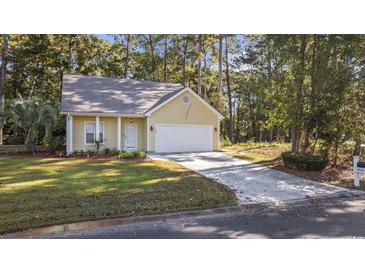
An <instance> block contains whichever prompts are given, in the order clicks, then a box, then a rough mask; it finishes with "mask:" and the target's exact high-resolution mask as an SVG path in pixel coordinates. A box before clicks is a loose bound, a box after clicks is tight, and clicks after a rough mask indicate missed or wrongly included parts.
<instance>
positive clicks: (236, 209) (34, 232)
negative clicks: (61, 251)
mask: <svg viewBox="0 0 365 274" xmlns="http://www.w3.org/2000/svg"><path fill="white" fill-rule="evenodd" d="M361 197H365V192H362V191H361V192H360V193H359V192H357V193H355V192H350V193H349V192H348V191H344V192H339V193H335V194H330V195H325V196H322V197H317V198H311V197H308V198H301V199H292V200H288V201H285V202H282V203H275V202H260V203H254V204H244V205H237V206H231V207H221V208H212V209H203V210H189V211H177V212H172V213H164V214H153V215H139V216H130V217H116V218H108V219H99V220H90V221H82V222H73V223H66V224H60V225H50V226H44V227H38V228H30V229H27V230H23V231H19V232H14V233H9V234H1V235H0V238H2V239H5V238H7V239H16V238H41V237H47V236H52V235H55V234H57V233H67V232H76V231H81V230H84V229H98V228H105V227H111V226H118V225H127V224H132V223H142V222H156V221H167V220H170V219H183V218H188V217H197V218H198V217H206V216H209V215H218V214H235V213H241V214H242V213H252V212H257V211H262V210H267V209H270V208H279V209H280V208H285V207H288V206H301V205H309V204H311V203H319V202H326V201H330V200H332V199H346V198H347V199H357V198H361Z"/></svg>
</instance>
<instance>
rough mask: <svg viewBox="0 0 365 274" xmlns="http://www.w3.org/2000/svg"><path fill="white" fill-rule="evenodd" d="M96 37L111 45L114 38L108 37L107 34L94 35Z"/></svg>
mask: <svg viewBox="0 0 365 274" xmlns="http://www.w3.org/2000/svg"><path fill="white" fill-rule="evenodd" d="M96 36H97V37H99V38H101V39H104V40H107V41H109V42H110V43H113V42H114V38H113V37H112V36H111V35H108V34H96Z"/></svg>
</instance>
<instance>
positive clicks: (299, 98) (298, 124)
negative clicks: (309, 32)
mask: <svg viewBox="0 0 365 274" xmlns="http://www.w3.org/2000/svg"><path fill="white" fill-rule="evenodd" d="M306 47H307V38H306V35H301V42H300V50H299V54H300V67H299V76H298V79H297V93H296V111H297V112H296V115H295V119H294V125H293V127H292V151H293V152H298V150H299V144H300V139H301V135H302V119H303V86H304V73H305V51H306Z"/></svg>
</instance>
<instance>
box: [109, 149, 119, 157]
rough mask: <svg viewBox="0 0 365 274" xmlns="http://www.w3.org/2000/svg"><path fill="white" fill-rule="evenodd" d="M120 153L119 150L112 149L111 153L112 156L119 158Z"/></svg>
mask: <svg viewBox="0 0 365 274" xmlns="http://www.w3.org/2000/svg"><path fill="white" fill-rule="evenodd" d="M119 153H120V151H119V149H116V148H112V149H111V151H110V156H118V155H119Z"/></svg>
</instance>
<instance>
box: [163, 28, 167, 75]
mask: <svg viewBox="0 0 365 274" xmlns="http://www.w3.org/2000/svg"><path fill="white" fill-rule="evenodd" d="M163 80H164V82H167V35H165V41H164V54H163Z"/></svg>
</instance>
